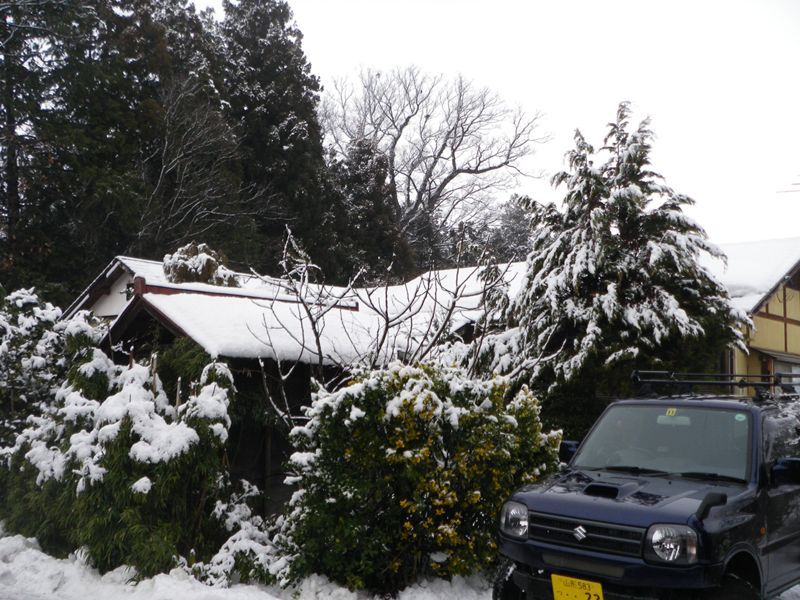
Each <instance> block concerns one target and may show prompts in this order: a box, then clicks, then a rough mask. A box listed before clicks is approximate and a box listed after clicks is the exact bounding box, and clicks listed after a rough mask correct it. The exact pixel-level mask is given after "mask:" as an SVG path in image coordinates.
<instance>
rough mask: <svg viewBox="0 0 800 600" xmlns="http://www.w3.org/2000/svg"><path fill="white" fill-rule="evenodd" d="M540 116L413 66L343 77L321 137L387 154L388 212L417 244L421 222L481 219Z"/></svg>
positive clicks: (338, 145)
mask: <svg viewBox="0 0 800 600" xmlns="http://www.w3.org/2000/svg"><path fill="white" fill-rule="evenodd" d="M539 119H540V115H539V114H533V115H529V114H526V113H525V112H523V111H522V110H519V109H517V110H514V109H511V108H509V107H508V106H507V105H506V104H505V103H504V102H503V101H502V100H501V99H500V98H499V97H498V96H497V94H495V93H493V92H492V91H490V90H489V89H487V88H481V87H477V86H475V85H474V84H473V83H471V82H469V81H467V80H465V79H464V78H463V77H458V78H456V79H453V80H446V79H444V78H443V77H440V76H429V75H425V74H423V73H421V72H420V70H419V69H417V68H416V67H410V68H406V69H402V70H400V69H398V70H394V71H391V72H388V73H383V72H379V71H372V70H367V71H363V72H362V73H361V74H360V77H359V78H358V80H357V81H356V82H355V84H353V82H351V81H348V80H340V81H337V82H336V83H335V85H334V86H333V91H332V92H331V93H329V94H328V96H327V97H326V98H325V101H324V103H323V109H322V122H323V126H324V128H325V134H326V141H327V143H328V144H329V145H330V146H332V148H333V149H334V150H335V151H336V152H337V153H340V154H341V155H344V154H345V153H346V151H347V148H348V146H349V145H350V144H351V143H353V142H355V141H359V140H368V141H369V142H371V143H372V144H373V145H374V146H375V147H376V148H378V150H379V151H381V152H383V153H385V155H386V156H387V158H388V160H389V173H390V178H391V182H390V183H391V185H392V189H393V191H394V202H395V210H396V211H397V214H398V215H399V216H400V225H401V228H402V231H403V233H405V234H406V236H407V237H408V238H409V240H410V241H411V242H412V243H414V242H420V241H428V242H429V241H430V240H429V239H428V240H419V239H415V238H416V237H418V236H420V235H424V234H421V233H420V232H424V231H425V230H426V228H428V229H430V228H433V229H434V230H438V231H445V230H447V229H449V228H451V227H452V225H453V224H454V223H456V222H463V221H470V220H473V219H475V218H476V217H477V216H479V215H480V214H481V213H482V212H483V211H484V210H485V209H486V207H487V204H488V201H489V200H490V199H491V197H492V196H493V195H496V194H497V193H498V192H501V191H504V190H508V189H509V187H511V186H513V184H514V183H515V182H516V181H517V178H518V176H520V175H523V174H524V173H523V171H522V166H521V163H522V161H523V159H524V158H525V157H526V156H528V155H529V154H531V153H532V152H533V150H534V147H535V145H536V144H538V143H541V142H543V141H545V139H546V136H544V135H539V133H538V124H539Z"/></svg>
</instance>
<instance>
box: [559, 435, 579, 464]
mask: <svg viewBox="0 0 800 600" xmlns="http://www.w3.org/2000/svg"><path fill="white" fill-rule="evenodd" d="M580 445H581V443H580V442H576V441H574V440H564V441H563V442H561V446H560V447H559V448H558V460H560V461H561V462H564V463H568V462H569V461H571V460H572V457H573V456H575V453H576V452H577V451H578V446H580Z"/></svg>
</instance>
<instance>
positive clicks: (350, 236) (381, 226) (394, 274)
mask: <svg viewBox="0 0 800 600" xmlns="http://www.w3.org/2000/svg"><path fill="white" fill-rule="evenodd" d="M330 169H331V172H332V175H333V178H334V181H335V184H336V186H337V192H338V193H339V194H340V196H341V198H340V200H339V202H338V203H337V204H341V205H342V206H343V208H344V210H342V211H340V212H339V213H338V214H337V215H336V216H337V217H338V220H339V222H338V223H337V226H336V230H337V231H340V232H347V235H346V239H345V240H341V241H340V242H339V243H338V244H337V247H339V248H340V249H341V250H342V251H343V253H344V254H345V256H343V257H342V259H341V261H340V262H341V263H342V264H343V266H344V267H345V269H346V270H349V271H350V272H355V271H357V270H358V269H364V274H365V280H366V281H369V282H375V283H379V282H386V281H387V280H391V281H397V280H404V279H407V278H408V277H409V275H412V274H414V261H413V257H412V253H411V249H410V248H409V245H408V242H407V241H406V240H405V239H404V237H403V235H402V234H401V232H400V227H399V215H398V214H397V213H396V211H395V210H394V201H393V199H394V192H393V190H392V189H391V184H390V182H389V163H388V160H387V159H386V156H385V155H384V154H383V153H381V152H380V151H379V150H378V149H377V148H376V147H375V146H374V144H373V143H371V142H370V141H368V140H358V141H355V142H353V143H352V144H350V147H349V148H348V151H347V154H346V156H345V157H344V159H343V160H337V159H336V158H333V159H332V161H331V165H330Z"/></svg>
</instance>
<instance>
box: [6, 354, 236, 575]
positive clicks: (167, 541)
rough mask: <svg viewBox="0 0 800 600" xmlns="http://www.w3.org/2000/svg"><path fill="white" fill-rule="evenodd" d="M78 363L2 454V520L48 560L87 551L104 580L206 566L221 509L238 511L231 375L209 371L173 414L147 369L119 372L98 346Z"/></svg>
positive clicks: (215, 366)
mask: <svg viewBox="0 0 800 600" xmlns="http://www.w3.org/2000/svg"><path fill="white" fill-rule="evenodd" d="M82 356H83V357H84V359H83V360H82V362H80V363H79V364H76V365H73V366H72V367H71V368H70V369H69V376H68V379H67V381H66V382H65V383H64V384H63V385H62V386H61V387H60V388H59V389H58V391H57V393H56V395H55V401H54V402H53V403H52V404H51V405H49V406H47V407H45V408H44V410H43V411H42V412H41V414H38V415H34V416H32V417H30V418H29V420H28V423H27V427H26V428H25V429H24V430H23V431H22V432H21V433H20V434H19V435H18V436H17V438H16V440H15V443H14V444H13V446H10V447H7V448H3V449H2V450H0V456H1V457H2V458H3V459H4V460H5V463H6V464H7V465H8V466H9V467H10V469H9V470H8V471H7V472H6V474H5V475H4V478H5V480H6V483H7V486H6V487H7V493H6V495H5V497H4V498H3V502H2V505H0V518H4V519H5V520H6V521H7V523H8V526H9V528H10V529H11V530H14V531H19V532H21V533H24V534H26V535H36V536H37V537H38V538H39V539H40V542H41V543H42V544H43V546H44V547H45V548H47V549H49V550H50V551H51V552H56V553H58V552H61V553H64V552H67V551H71V550H74V549H75V548H78V547H84V548H86V550H87V553H88V556H89V557H90V558H91V560H92V562H93V563H94V565H95V566H96V567H98V568H99V569H100V570H101V571H106V570H109V569H112V568H115V567H117V566H119V565H122V564H127V565H131V566H133V567H135V568H136V569H137V571H138V572H139V574H140V575H145V576H148V575H153V574H155V573H158V572H163V571H166V570H169V569H170V568H172V567H174V566H177V565H178V564H181V563H182V562H183V564H188V565H189V566H191V563H193V562H195V561H201V560H206V559H209V558H210V557H213V556H214V555H215V554H217V553H218V552H219V548H220V545H221V544H222V543H223V542H224V541H225V539H226V538H227V537H229V536H230V535H231V532H230V531H228V529H227V527H226V526H227V523H226V522H225V521H226V519H223V517H222V514H221V513H220V510H219V507H218V504H219V503H220V502H221V501H223V500H224V501H225V502H226V503H227V505H229V506H230V507H231V508H230V510H231V511H238V513H241V512H242V511H243V510H244V509H243V508H242V507H241V506H238V503H237V502H236V501H235V500H234V501H231V500H230V494H231V486H230V483H229V481H228V478H227V466H226V464H225V459H224V445H225V442H226V441H227V438H228V430H229V427H230V419H229V417H228V405H229V402H230V397H231V394H232V392H233V378H232V375H231V373H230V371H229V370H228V368H227V367H226V366H225V365H224V364H221V363H211V364H209V365H208V366H207V367H206V368H205V369H204V370H203V373H202V376H201V378H200V380H199V382H198V383H197V385H196V386H193V389H194V390H195V392H194V393H192V394H191V395H190V397H189V398H188V400H187V401H186V402H184V403H183V404H181V405H180V406H178V407H177V408H176V407H174V406H172V405H171V404H170V403H169V401H168V399H167V396H166V395H165V394H164V391H163V388H162V386H161V382H160V380H159V378H158V376H157V374H156V373H155V372H154V371H153V370H152V369H151V368H150V367H149V366H148V365H144V364H133V365H130V366H128V365H124V366H120V365H115V364H114V363H113V362H112V361H111V360H110V359H109V358H108V357H107V356H106V355H105V354H104V353H103V352H102V351H100V350H98V349H96V348H92V349H89V350H88V351H87V352H84V353H82ZM54 508H56V509H57V510H53V509H54ZM227 520H229V519H227ZM242 520H243V519H240V521H242ZM234 534H235V532H234ZM180 557H185V558H184V559H181V558H180Z"/></svg>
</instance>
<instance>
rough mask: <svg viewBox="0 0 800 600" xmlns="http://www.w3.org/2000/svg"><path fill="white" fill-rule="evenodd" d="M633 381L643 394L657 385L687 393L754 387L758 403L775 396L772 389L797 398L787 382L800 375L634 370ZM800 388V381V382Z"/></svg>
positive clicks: (649, 391) (650, 391)
mask: <svg viewBox="0 0 800 600" xmlns="http://www.w3.org/2000/svg"><path fill="white" fill-rule="evenodd" d="M631 379H633V382H634V384H635V385H637V386H639V393H640V394H642V395H644V394H648V393H653V392H652V389H653V386H654V385H671V386H678V387H679V388H680V389H682V391H683V393H692V388H694V386H697V385H702V386H726V387H735V388H739V389H746V388H748V387H751V388H753V389H755V391H756V398H755V399H756V400H766V399H768V398H773V397H775V394H773V393H772V390H773V389H775V388H778V389H780V391H781V394H778V395H789V394H791V395H796V391H795V389H794V385H793V384H792V383H789V382H787V381H785V380H786V379H800V373H775V374H772V375H769V374H768V375H745V374H737V373H679V372H675V371H640V370H636V371H633V373H632V374H631ZM798 385H800V382H798Z"/></svg>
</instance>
